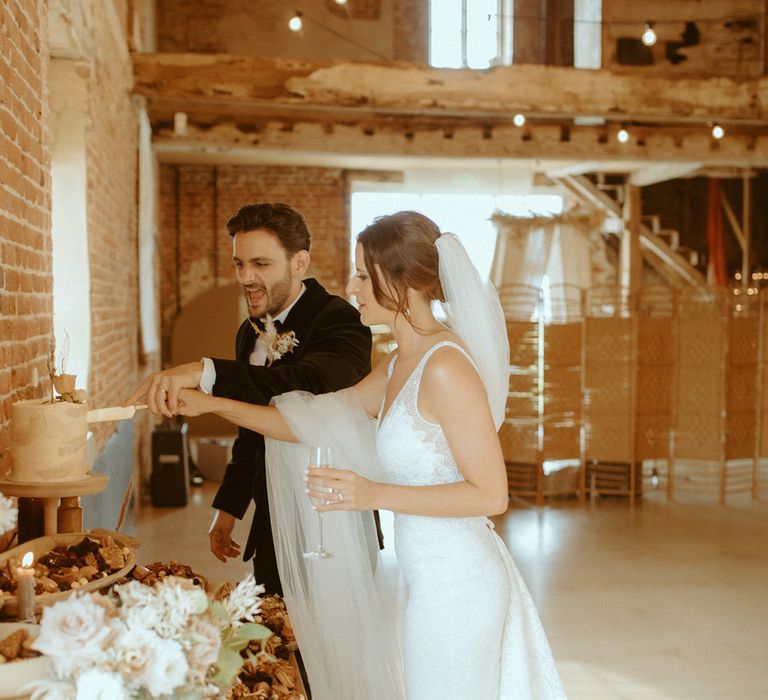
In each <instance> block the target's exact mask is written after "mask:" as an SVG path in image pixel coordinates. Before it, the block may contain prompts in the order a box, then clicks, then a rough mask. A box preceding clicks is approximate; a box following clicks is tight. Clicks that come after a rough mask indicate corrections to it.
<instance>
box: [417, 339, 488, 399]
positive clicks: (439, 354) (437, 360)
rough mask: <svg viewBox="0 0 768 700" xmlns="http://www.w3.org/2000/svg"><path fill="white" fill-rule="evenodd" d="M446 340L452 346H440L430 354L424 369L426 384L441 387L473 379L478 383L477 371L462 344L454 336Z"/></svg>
mask: <svg viewBox="0 0 768 700" xmlns="http://www.w3.org/2000/svg"><path fill="white" fill-rule="evenodd" d="M446 340H449V341H450V342H451V343H452V344H451V345H442V346H441V347H439V348H437V349H436V350H435V351H434V352H433V353H432V357H430V358H429V362H427V364H426V366H425V367H424V380H425V381H426V382H427V383H428V384H436V385H443V386H445V385H446V383H447V384H448V385H450V384H451V383H455V382H457V381H462V380H463V381H472V380H473V379H474V378H477V380H478V381H479V380H480V377H479V375H478V374H477V369H476V368H475V365H474V363H473V362H472V360H471V359H470V357H469V354H468V352H467V350H466V348H465V347H464V345H463V343H462V342H461V341H460V340H458V339H457V338H456V336H455V335H454V336H452V337H450V338H446ZM456 346H458V347H456ZM459 348H461V350H460V349H459ZM462 350H463V352H462Z"/></svg>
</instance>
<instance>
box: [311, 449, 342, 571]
mask: <svg viewBox="0 0 768 700" xmlns="http://www.w3.org/2000/svg"><path fill="white" fill-rule="evenodd" d="M332 466H333V456H332V450H331V448H330V446H329V445H316V446H314V447H311V448H310V450H309V464H308V467H309V468H310V469H317V468H319V467H323V468H330V467H332ZM310 500H311V501H312V503H314V504H315V505H316V506H321V505H325V504H326V501H325V500H323V499H320V498H312V499H310ZM317 519H318V524H319V525H320V544H319V545H318V547H317V549H315V550H314V551H312V552H304V558H305V559H330V558H331V557H335V556H336V555H335V554H334V553H333V552H329V551H328V550H327V549H326V548H325V546H324V545H323V514H322V513H320V512H318V513H317Z"/></svg>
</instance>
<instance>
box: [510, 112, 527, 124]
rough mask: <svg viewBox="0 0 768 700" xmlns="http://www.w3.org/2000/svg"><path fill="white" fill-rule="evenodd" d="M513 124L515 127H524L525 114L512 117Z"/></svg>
mask: <svg viewBox="0 0 768 700" xmlns="http://www.w3.org/2000/svg"><path fill="white" fill-rule="evenodd" d="M512 123H513V124H514V125H515V126H524V125H525V115H524V114H516V115H515V116H514V117H512Z"/></svg>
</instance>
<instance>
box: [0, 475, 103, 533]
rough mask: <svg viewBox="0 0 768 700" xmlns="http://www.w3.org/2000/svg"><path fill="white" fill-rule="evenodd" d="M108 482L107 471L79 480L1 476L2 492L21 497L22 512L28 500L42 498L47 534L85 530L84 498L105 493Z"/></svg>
mask: <svg viewBox="0 0 768 700" xmlns="http://www.w3.org/2000/svg"><path fill="white" fill-rule="evenodd" d="M108 481H109V477H108V476H107V475H106V474H89V475H88V476H87V477H86V478H85V479H80V480H79V481H49V482H32V481H13V480H11V479H5V478H0V491H2V492H3V493H4V494H5V495H6V496H17V497H18V498H19V511H20V512H21V511H22V510H23V509H24V502H23V501H24V499H29V498H37V499H40V500H41V501H42V504H43V517H44V523H45V525H44V529H45V532H44V534H46V535H55V534H57V533H63V532H82V530H83V509H82V507H81V506H80V497H81V496H91V495H93V494H95V493H101V492H102V491H103V490H104V489H105V488H106V487H107V482H108ZM38 512H39V511H38Z"/></svg>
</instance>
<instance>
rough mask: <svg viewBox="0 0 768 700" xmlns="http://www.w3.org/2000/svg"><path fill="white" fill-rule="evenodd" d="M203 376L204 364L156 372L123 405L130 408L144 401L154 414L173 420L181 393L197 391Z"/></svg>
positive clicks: (193, 363) (188, 364)
mask: <svg viewBox="0 0 768 700" xmlns="http://www.w3.org/2000/svg"><path fill="white" fill-rule="evenodd" d="M202 374H203V364H202V362H187V363H186V364H184V365H179V366H178V367H171V368H170V369H166V370H163V371H162V372H155V373H154V374H150V375H149V376H148V377H147V378H146V379H145V380H144V381H143V382H142V383H141V384H139V386H138V388H137V389H136V391H134V392H133V393H132V394H131V395H130V396H129V397H128V398H127V399H126V400H125V401H124V402H123V405H124V406H129V405H131V404H135V403H139V402H140V401H141V399H143V403H146V404H147V406H148V407H149V410H150V411H152V413H154V414H156V415H163V416H165V417H166V418H173V416H174V415H176V413H177V409H178V402H179V392H180V391H181V390H182V389H196V388H197V386H198V385H199V384H200V377H201V376H202Z"/></svg>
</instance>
